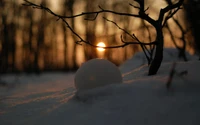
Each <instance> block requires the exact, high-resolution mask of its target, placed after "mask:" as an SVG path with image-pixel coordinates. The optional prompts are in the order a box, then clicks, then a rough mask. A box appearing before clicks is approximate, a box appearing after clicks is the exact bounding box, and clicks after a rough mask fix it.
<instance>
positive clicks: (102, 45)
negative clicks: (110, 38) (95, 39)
mask: <svg viewBox="0 0 200 125" xmlns="http://www.w3.org/2000/svg"><path fill="white" fill-rule="evenodd" d="M97 46H100V47H106V45H105V43H104V42H99V43H98V44H97ZM100 47H98V48H97V50H98V51H100V52H102V51H105V49H104V48H100Z"/></svg>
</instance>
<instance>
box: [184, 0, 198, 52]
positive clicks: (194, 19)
mask: <svg viewBox="0 0 200 125" xmlns="http://www.w3.org/2000/svg"><path fill="white" fill-rule="evenodd" d="M184 7H185V8H186V14H187V20H188V21H189V22H190V25H191V28H192V32H193V36H194V39H195V40H194V41H195V49H196V51H197V52H198V53H199V55H200V35H199V28H200V17H199V16H198V15H199V13H200V1H199V0H187V1H186V4H184Z"/></svg>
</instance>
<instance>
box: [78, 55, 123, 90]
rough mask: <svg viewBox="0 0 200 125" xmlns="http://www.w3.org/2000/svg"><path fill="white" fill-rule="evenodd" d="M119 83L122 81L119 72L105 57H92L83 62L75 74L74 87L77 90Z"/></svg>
mask: <svg viewBox="0 0 200 125" xmlns="http://www.w3.org/2000/svg"><path fill="white" fill-rule="evenodd" d="M119 83H122V75H121V72H120V71H119V69H118V67H117V66H115V65H114V64H113V63H111V62H110V61H108V60H105V59H92V60H89V61H88V62H86V63H83V65H82V66H81V67H80V68H79V69H78V70H77V72H76V75H75V87H76V89H77V91H79V92H80V91H83V90H88V89H92V88H97V87H101V86H105V85H110V84H119Z"/></svg>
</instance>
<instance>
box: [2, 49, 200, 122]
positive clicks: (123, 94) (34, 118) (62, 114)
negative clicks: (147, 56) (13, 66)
mask: <svg viewBox="0 0 200 125" xmlns="http://www.w3.org/2000/svg"><path fill="white" fill-rule="evenodd" d="M165 51H166V52H170V53H172V56H170V55H169V56H167V55H166V54H167V53H165V55H164V57H165V58H166V60H164V62H163V63H162V65H161V68H160V70H159V71H158V73H157V75H154V76H147V73H148V65H147V64H145V62H144V61H143V59H142V58H138V57H137V55H141V56H140V57H142V53H138V54H137V55H136V56H135V57H133V58H131V59H130V60H127V61H126V62H125V63H124V64H123V65H121V66H120V67H119V69H120V71H121V73H122V76H123V84H110V85H106V86H101V87H96V88H93V89H90V90H88V91H86V92H85V93H84V94H83V95H81V96H83V97H81V99H80V98H79V97H77V95H76V94H77V93H76V92H77V91H76V89H75V86H74V77H75V73H69V74H67V73H48V74H47V73H45V74H42V75H39V76H36V75H24V74H21V75H18V76H15V75H5V76H4V77H3V78H2V79H3V80H4V81H7V82H9V83H14V82H16V81H17V84H16V86H14V87H13V88H9V89H8V88H3V87H1V88H0V94H1V95H0V124H1V125H27V124H28V125H66V124H68V125H199V124H200V119H199V116H200V108H199V105H200V98H199V97H200V91H199V89H200V78H199V74H200V61H198V60H196V57H195V56H191V55H188V56H189V57H190V58H191V59H190V60H191V61H188V62H183V61H181V60H178V59H175V57H176V53H175V51H174V50H173V49H171V50H170V49H167V50H165ZM174 62H176V67H175V74H174V77H173V79H172V82H171V86H170V88H169V89H167V88H166V83H167V81H168V79H169V73H170V71H171V67H172V65H173V63H174Z"/></svg>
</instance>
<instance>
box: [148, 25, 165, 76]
mask: <svg viewBox="0 0 200 125" xmlns="http://www.w3.org/2000/svg"><path fill="white" fill-rule="evenodd" d="M159 24H160V23H158V25H157V26H155V28H156V34H157V36H156V41H157V42H158V44H157V45H156V51H155V56H154V59H153V61H152V62H151V65H150V67H149V75H155V74H156V73H157V71H158V69H159V68H160V65H161V63H162V60H163V43H164V40H163V32H162V25H159Z"/></svg>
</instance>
